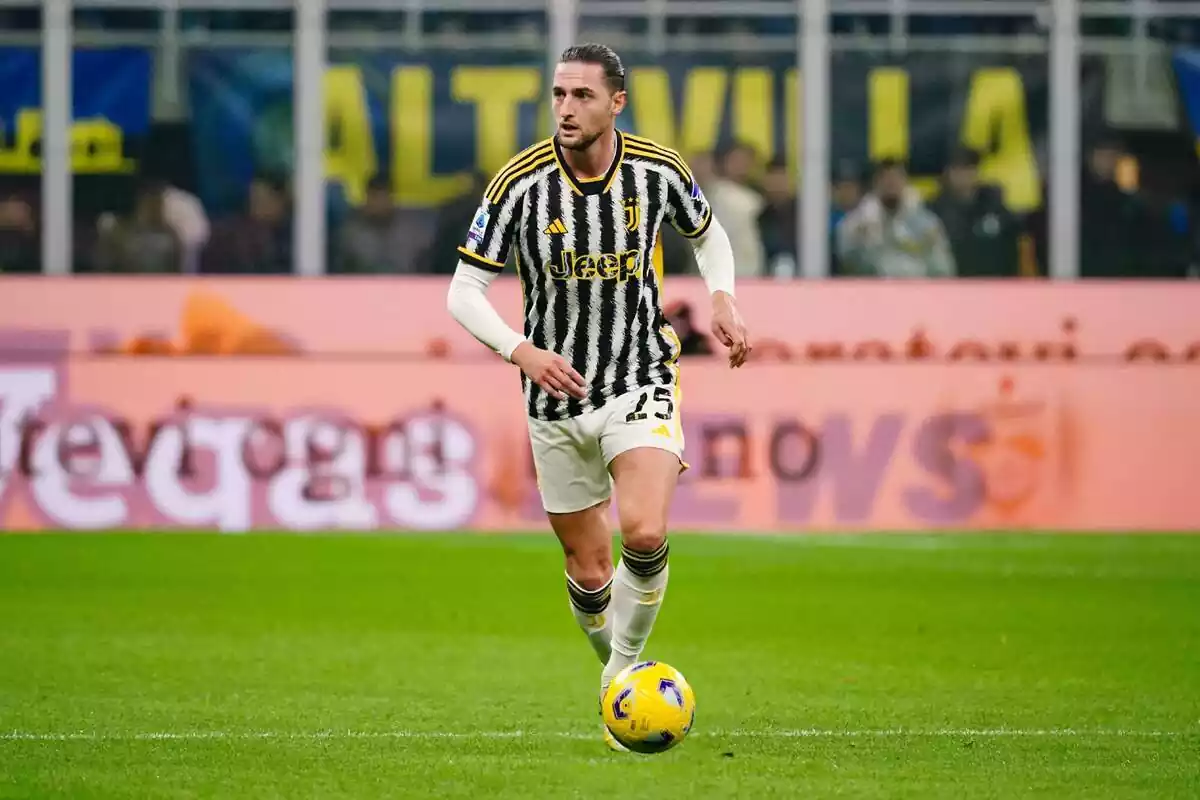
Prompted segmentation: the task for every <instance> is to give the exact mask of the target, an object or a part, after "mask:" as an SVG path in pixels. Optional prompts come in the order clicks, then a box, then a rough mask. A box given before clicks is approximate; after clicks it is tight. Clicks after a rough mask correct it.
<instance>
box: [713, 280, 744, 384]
mask: <svg viewBox="0 0 1200 800" xmlns="http://www.w3.org/2000/svg"><path fill="white" fill-rule="evenodd" d="M712 332H713V336H716V337H717V341H719V342H720V343H721V344H723V345H725V346H726V347H728V348H729V366H730V367H731V368H736V367H740V366H741V365H742V364H745V363H746V359H747V358H748V357H749V356H750V337H749V336H748V335H747V334H746V323H745V322H743V321H742V315H741V314H739V313H738V310H737V304H736V303H734V300H733V297H732V296H730V295H729V294H727V293H726V292H714V293H713V314H712Z"/></svg>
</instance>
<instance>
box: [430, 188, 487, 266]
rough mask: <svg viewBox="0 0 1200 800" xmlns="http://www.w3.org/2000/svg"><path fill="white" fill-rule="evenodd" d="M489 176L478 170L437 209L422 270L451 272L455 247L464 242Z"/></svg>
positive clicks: (455, 253) (454, 260) (455, 252)
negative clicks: (464, 187)
mask: <svg viewBox="0 0 1200 800" xmlns="http://www.w3.org/2000/svg"><path fill="white" fill-rule="evenodd" d="M489 182H490V178H489V177H488V176H487V175H485V174H484V173H482V172H477V173H475V175H474V179H473V181H472V183H471V187H470V188H469V189H467V191H466V192H465V193H464V194H461V195H459V196H458V197H456V198H454V199H453V200H451V201H450V202H449V203H447V204H446V205H444V206H442V208H441V210H440V211H438V215H437V223H436V228H435V232H434V234H433V241H432V242H431V243H430V245H429V249H428V250H427V251H426V253H425V256H424V262H425V265H424V269H423V270H422V271H423V272H429V273H432V274H435V275H449V274H452V273H453V272H454V270H455V268H456V267H457V266H458V248H459V247H460V246H461V245H462V244H463V241H464V239H465V238H466V235H467V231H468V230H469V229H470V227H471V222H472V220H474V219H475V212H477V211H478V210H479V203H480V198H482V197H483V193H484V191H486V189H487V185H488V183H489Z"/></svg>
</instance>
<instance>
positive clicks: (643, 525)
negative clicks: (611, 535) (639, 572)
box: [621, 516, 667, 553]
mask: <svg viewBox="0 0 1200 800" xmlns="http://www.w3.org/2000/svg"><path fill="white" fill-rule="evenodd" d="M666 543H667V526H666V523H665V522H664V521H663V520H659V519H652V518H649V517H641V516H634V517H631V518H630V519H629V520H622V522H621V544H622V546H623V548H624V549H625V550H630V551H633V552H635V553H654V552H656V551H658V550H661V549H662V547H663V545H665V544H666Z"/></svg>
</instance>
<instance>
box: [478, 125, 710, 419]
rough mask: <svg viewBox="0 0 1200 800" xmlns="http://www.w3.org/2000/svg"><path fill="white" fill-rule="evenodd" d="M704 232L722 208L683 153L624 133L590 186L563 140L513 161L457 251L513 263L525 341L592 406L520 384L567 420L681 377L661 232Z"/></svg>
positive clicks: (540, 405) (533, 400)
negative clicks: (560, 364) (571, 375)
mask: <svg viewBox="0 0 1200 800" xmlns="http://www.w3.org/2000/svg"><path fill="white" fill-rule="evenodd" d="M664 221H666V222H669V223H670V224H671V225H672V226H673V227H674V228H675V229H676V230H678V231H679V232H680V233H681V234H683V235H684V236H686V237H689V238H695V237H697V236H700V235H702V234H703V233H704V232H705V231H706V230H707V229H708V226H709V223H710V222H711V221H712V211H711V209H710V208H709V205H708V201H707V200H706V199H705V197H704V194H703V192H701V191H700V187H699V185H698V184H697V183H696V180H695V178H694V177H693V176H692V173H691V170H690V169H688V166H687V164H686V163H685V162H684V160H683V159H682V158H681V157H680V156H679V154H678V153H676V152H675V151H674V150H670V149H667V148H665V147H662V146H660V145H658V144H655V143H654V142H652V141H650V140H649V139H645V138H642V137H640V136H633V135H630V134H626V133H621V132H618V133H617V150H616V157H615V158H614V159H613V163H612V165H611V166H610V167H609V169H608V172H607V173H606V174H605V175H604V176H602V177H600V178H596V179H591V180H580V179H579V178H576V177H575V175H574V174H572V172H571V168H570V167H569V166H568V164H567V162H566V159H565V158H564V157H563V153H562V151H561V149H560V148H559V146H558V143H557V142H556V141H555V140H554V139H547V140H545V141H542V142H539V143H538V144H535V145H533V146H532V147H530V148H528V149H527V150H525V151H523V152H521V153H519V154H518V155H517V156H516V157H514V158H513V159H512V160H511V161H509V162H508V164H507V165H506V166H505V167H504V169H502V170H500V171H499V172H498V173H497V174H496V176H495V177H494V178H493V179H492V182H491V183H490V184H489V185H488V187H487V190H486V192H485V193H484V198H483V203H482V205H481V206H480V207H479V211H477V212H476V214H475V219H474V221H473V222H472V224H471V229H470V231H469V232H468V233H467V240H466V242H465V244H463V246H462V247H460V248H459V253H460V255H461V257H462V260H463V261H464V262H466V263H468V264H471V265H473V266H476V267H481V268H483V269H486V270H491V271H493V272H501V271H502V270H503V269H504V265H505V263H506V262H507V261H508V259H509V255H510V253H511V254H512V255H514V256H515V262H516V271H517V275H518V276H519V277H520V279H521V286H522V289H523V292H524V297H525V337H526V338H527V339H529V341H530V342H532V343H533V344H534V345H536V346H538V347H541V348H545V349H546V350H550V351H552V352H555V353H558V354H559V355H561V356H563V357H564V358H565V359H567V361H569V362H570V363H571V364H572V366H574V367H575V369H576V370H578V372H579V374H581V375H583V377H584V380H585V381H586V382H587V385H588V386H589V387H590V391H589V393H588V396H587V398H586V399H582V400H580V399H576V398H569V399H566V400H556V399H555V398H553V397H551V396H550V395H548V394H547V393H546V392H544V391H543V390H542V389H541V388H540V387H538V386H537V385H536V384H534V383H533V382H532V381H530V380H529V379H528V378H525V377H524V376H522V381H523V384H524V388H525V398H526V404H527V407H528V411H529V415H530V416H532V417H534V418H536V419H541V420H562V419H569V418H571V417H576V416H579V415H580V414H583V413H585V412H587V411H590V410H593V409H596V408H599V407H601V406H603V405H604V404H605V402H607V401H608V400H609V399H610V398H613V397H617V396H619V395H621V394H624V393H625V392H628V391H632V390H634V389H639V388H642V387H644V386H648V385H652V384H656V383H671V382H673V381H674V380H675V369H676V364H675V360H676V359H677V358H678V357H679V339H678V337H677V336H676V335H675V332H674V331H673V330H671V327H670V325H669V324H668V323H667V321H666V318H665V317H664V315H663V312H662V307H661V303H660V293H661V289H662V248H661V243H660V241H659V232H660V230H661V228H662V224H663V222H664Z"/></svg>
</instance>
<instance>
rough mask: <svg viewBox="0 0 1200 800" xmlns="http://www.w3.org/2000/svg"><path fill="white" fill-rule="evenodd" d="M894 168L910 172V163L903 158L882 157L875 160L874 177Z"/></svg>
mask: <svg viewBox="0 0 1200 800" xmlns="http://www.w3.org/2000/svg"><path fill="white" fill-rule="evenodd" d="M893 170H899V171H900V172H908V164H906V163H904V159H901V158H882V159H880V160H879V161H876V162H875V169H873V170H872V171H871V173H872V175H873V176H874V177H876V178H878V177H879V176H880V175H882V174H883V173H885V172H891V171H893Z"/></svg>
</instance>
